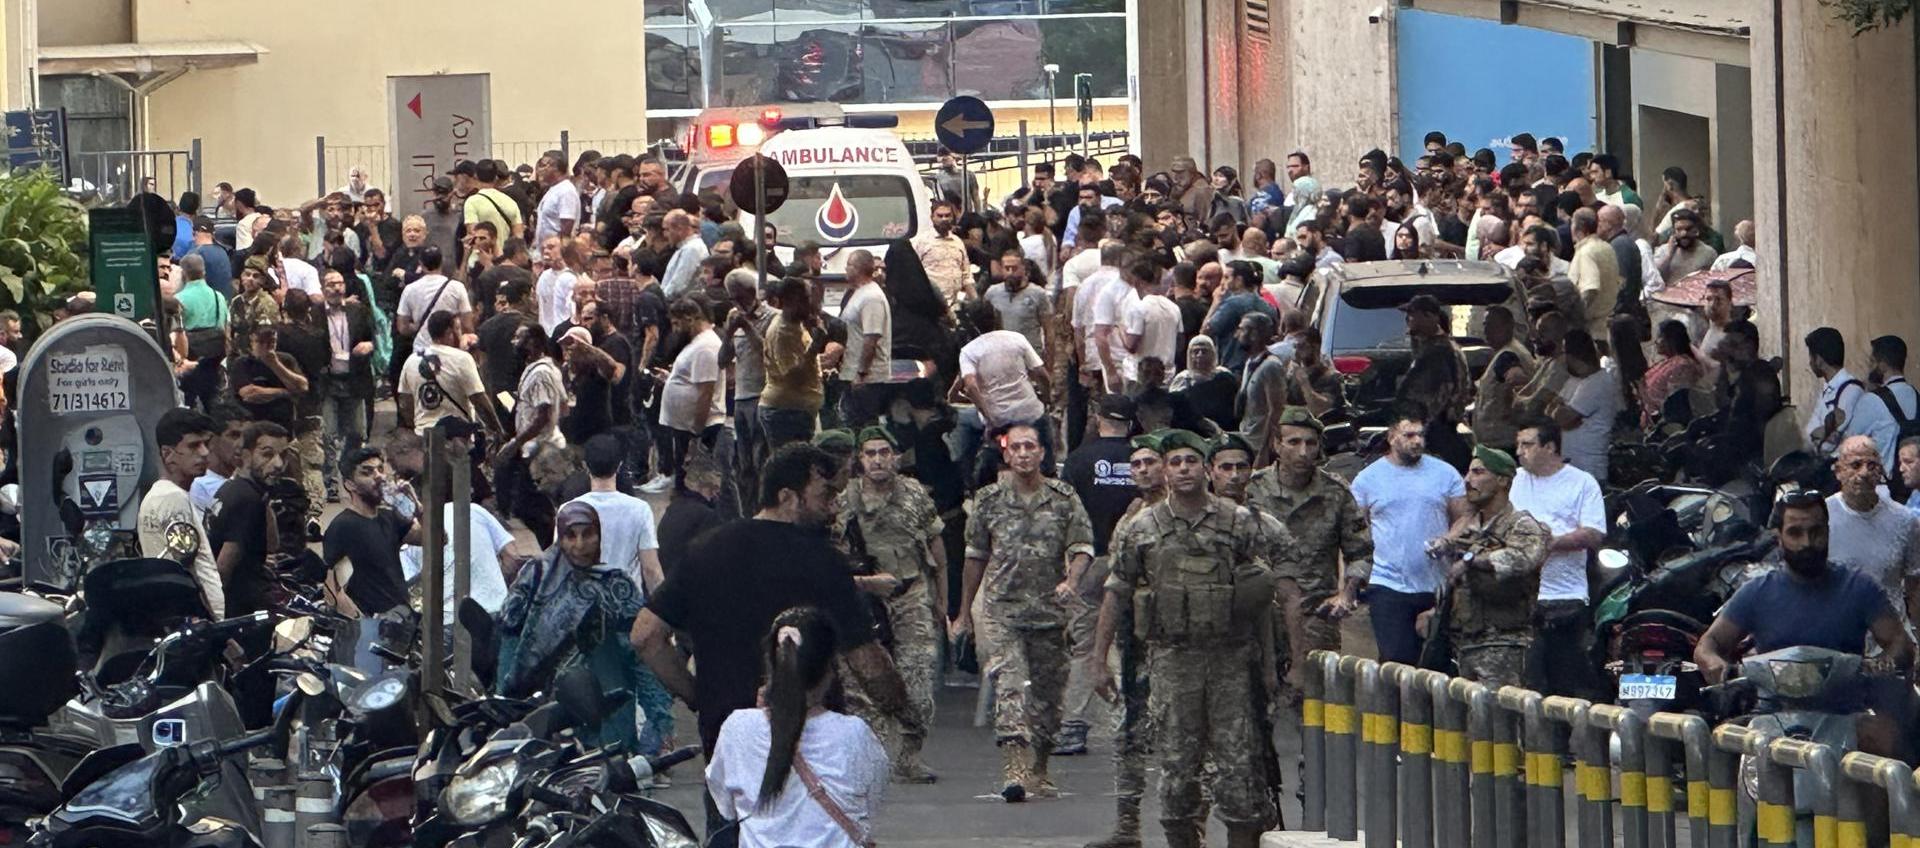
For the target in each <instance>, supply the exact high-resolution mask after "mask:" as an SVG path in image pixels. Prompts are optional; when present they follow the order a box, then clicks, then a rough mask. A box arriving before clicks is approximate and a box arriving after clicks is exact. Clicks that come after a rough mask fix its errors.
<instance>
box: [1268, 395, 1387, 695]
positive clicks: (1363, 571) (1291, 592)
mask: <svg viewBox="0 0 1920 848" xmlns="http://www.w3.org/2000/svg"><path fill="white" fill-rule="evenodd" d="M1275 425H1276V426H1275V428H1274V433H1273V443H1272V445H1271V446H1270V450H1271V451H1272V452H1273V457H1274V461H1273V464H1272V465H1270V466H1268V467H1266V468H1262V469H1260V471H1258V472H1257V473H1255V474H1254V475H1253V482H1252V483H1250V484H1249V485H1248V492H1247V503H1248V505H1249V506H1251V507H1253V508H1254V509H1256V510H1259V511H1260V512H1261V513H1263V514H1266V515H1271V516H1273V517H1274V518H1276V519H1279V521H1280V523H1281V524H1283V525H1285V526H1286V528H1287V532H1288V533H1289V534H1290V535H1292V537H1293V540H1294V552H1293V556H1291V557H1287V558H1285V559H1284V560H1282V561H1278V562H1275V563H1274V568H1275V573H1274V578H1275V594H1274V597H1275V599H1276V600H1277V601H1278V603H1279V605H1280V619H1279V621H1278V622H1277V624H1279V625H1282V626H1284V627H1285V629H1286V641H1287V647H1288V651H1289V656H1288V657H1287V668H1288V672H1287V676H1288V685H1289V686H1292V687H1295V689H1294V691H1296V692H1297V691H1299V690H1298V688H1297V687H1298V686H1299V685H1300V674H1301V671H1300V669H1302V668H1304V667H1305V664H1306V658H1307V654H1308V653H1309V652H1311V651H1321V650H1325V651H1338V650H1340V624H1339V621H1340V619H1342V618H1345V617H1346V616H1347V615H1349V614H1351V613H1352V612H1353V610H1354V609H1355V607H1357V606H1358V605H1359V595H1360V589H1361V588H1362V587H1364V586H1365V585H1366V583H1367V577H1368V575H1369V573H1370V572H1371V571H1372V568H1373V533H1372V531H1371V530H1370V529H1369V528H1368V526H1367V514H1366V512H1365V511H1363V510H1362V509H1361V508H1360V505H1359V503H1358V502H1356V501H1355V500H1354V498H1353V492H1351V491H1349V490H1348V489H1347V485H1346V484H1345V483H1344V482H1341V480H1340V478H1338V477H1335V476H1333V474H1332V473H1330V472H1328V471H1326V470H1325V469H1323V468H1321V467H1320V461H1321V458H1322V452H1321V436H1322V435H1323V434H1324V433H1325V427H1324V426H1323V425H1322V424H1321V422H1320V419H1318V418H1315V417H1314V416H1313V414H1312V413H1311V412H1308V411H1307V410H1306V409H1305V408H1304V407H1298V406H1289V407H1287V408H1285V409H1283V410H1281V411H1280V415H1279V417H1278V418H1277V419H1276V421H1275ZM1343 562H1344V563H1345V572H1346V576H1345V578H1344V579H1342V577H1341V570H1342V566H1341V564H1342V563H1343Z"/></svg>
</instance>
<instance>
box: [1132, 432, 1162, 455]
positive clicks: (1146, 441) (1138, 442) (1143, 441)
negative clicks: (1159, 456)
mask: <svg viewBox="0 0 1920 848" xmlns="http://www.w3.org/2000/svg"><path fill="white" fill-rule="evenodd" d="M1132 444H1133V450H1136V451H1137V450H1150V451H1153V452H1154V453H1159V452H1160V437H1159V436H1156V435H1154V434H1152V433H1142V434H1140V435H1138V436H1134V437H1133V442H1132ZM1128 453H1132V451H1128Z"/></svg>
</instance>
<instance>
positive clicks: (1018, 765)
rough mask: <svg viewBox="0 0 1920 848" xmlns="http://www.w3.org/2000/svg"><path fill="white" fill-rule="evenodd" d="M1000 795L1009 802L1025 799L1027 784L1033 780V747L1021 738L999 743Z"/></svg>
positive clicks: (1013, 802)
mask: <svg viewBox="0 0 1920 848" xmlns="http://www.w3.org/2000/svg"><path fill="white" fill-rule="evenodd" d="M1000 771H1001V775H1002V780H1001V786H1000V797H1002V798H1005V799H1006V801H1007V803H1009V804H1018V803H1020V802H1021V801H1025V800H1027V785H1028V784H1029V783H1032V782H1033V749H1031V748H1028V747H1027V743H1026V742H1025V741H1023V740H1017V739H1016V740H1008V741H1006V742H1002V743H1000Z"/></svg>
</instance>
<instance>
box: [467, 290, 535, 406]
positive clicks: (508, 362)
mask: <svg viewBox="0 0 1920 848" xmlns="http://www.w3.org/2000/svg"><path fill="white" fill-rule="evenodd" d="M532 296H533V284H532V283H527V282H519V281H513V282H507V283H504V284H502V285H501V286H500V290H499V292H498V293H497V295H496V297H495V301H496V303H495V305H494V306H495V310H494V313H493V317H492V318H488V319H487V320H486V321H485V322H483V323H482V324H481V325H480V331H479V333H478V335H479V337H480V341H479V343H478V345H477V347H478V350H477V351H476V352H477V353H479V361H480V363H479V364H480V382H481V384H482V385H484V386H486V387H487V397H488V398H490V399H492V400H493V402H494V404H495V409H496V411H497V412H498V413H499V416H500V419H501V420H503V421H504V420H506V418H507V415H506V410H505V408H504V407H501V406H499V403H500V400H499V398H500V393H501V392H508V393H511V392H513V391H514V390H515V389H516V388H518V387H519V385H520V372H521V371H522V370H523V369H525V368H526V362H525V361H524V360H522V359H521V357H520V350H519V348H517V347H515V346H514V344H513V336H514V333H516V332H519V330H520V328H521V327H522V326H524V325H527V324H538V323H539V322H538V321H537V320H536V319H535V317H534V312H533V300H532Z"/></svg>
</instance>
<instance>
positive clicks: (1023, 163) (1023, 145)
mask: <svg viewBox="0 0 1920 848" xmlns="http://www.w3.org/2000/svg"><path fill="white" fill-rule="evenodd" d="M1019 162H1020V187H1021V188H1026V187H1028V186H1029V185H1031V182H1032V181H1031V180H1029V179H1028V178H1027V121H1026V119H1025V118H1022V119H1021V120H1020V159H1019ZM1042 199H1043V200H1044V198H1042Z"/></svg>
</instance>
